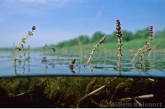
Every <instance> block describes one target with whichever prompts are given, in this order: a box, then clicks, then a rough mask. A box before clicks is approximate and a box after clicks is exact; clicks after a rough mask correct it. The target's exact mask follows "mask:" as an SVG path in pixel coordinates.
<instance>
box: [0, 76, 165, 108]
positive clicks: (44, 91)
mask: <svg viewBox="0 0 165 109" xmlns="http://www.w3.org/2000/svg"><path fill="white" fill-rule="evenodd" d="M163 87H164V80H163V79H162V80H161V81H160V80H159V79H158V80H157V81H155V80H153V79H148V78H124V77H65V76H61V77H27V78H1V79H0V92H1V93H0V97H1V102H0V107H13V106H14V107H33V108H34V107H47V108H48V107H100V106H101V104H100V102H101V101H102V100H106V101H107V102H108V103H109V105H108V107H114V105H110V104H113V103H115V102H116V103H117V102H121V103H132V101H133V102H136V101H137V100H138V102H139V103H142V102H144V103H145V102H150V103H152V102H153V103H154V102H155V100H156V98H157V97H158V98H159V97H160V96H158V95H157V94H158V93H159V94H160V91H162V90H163ZM158 91H159V92H158ZM161 93H164V92H161ZM142 95H143V96H142ZM144 95H145V96H144ZM161 96H162V97H163V94H162V95H161ZM155 97H156V98H155ZM146 98H148V99H146ZM153 98H154V99H153ZM159 102H161V103H162V104H163V103H165V102H164V99H163V98H162V99H160V101H159ZM120 106H121V105H115V107H120Z"/></svg>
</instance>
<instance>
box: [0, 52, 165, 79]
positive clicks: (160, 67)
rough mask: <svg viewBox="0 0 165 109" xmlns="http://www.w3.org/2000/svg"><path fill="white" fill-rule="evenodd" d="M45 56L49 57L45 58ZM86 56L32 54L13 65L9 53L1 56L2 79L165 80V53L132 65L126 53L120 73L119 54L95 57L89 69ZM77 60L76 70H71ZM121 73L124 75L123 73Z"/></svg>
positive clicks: (158, 53)
mask: <svg viewBox="0 0 165 109" xmlns="http://www.w3.org/2000/svg"><path fill="white" fill-rule="evenodd" d="M45 54H46V55H45ZM86 54H87V55H83V56H82V55H81V56H79V53H78V52H76V51H67V52H66V51H63V52H60V53H58V55H55V54H54V53H53V52H48V53H43V52H31V53H28V55H27V56H26V55H22V56H21V55H20V58H19V60H18V61H16V62H14V61H12V57H11V53H10V52H0V70H1V73H0V77H15V76H16V77H17V76H50V75H52V76H53V75H68V76H140V77H165V58H164V54H165V53H164V52H152V53H150V56H146V57H145V62H144V63H141V62H140V60H138V59H137V60H136V61H135V62H134V64H133V63H132V62H131V60H132V53H129V52H125V53H123V57H122V63H121V69H119V68H118V67H117V63H118V59H117V57H116V56H115V55H116V52H106V55H104V54H99V52H97V51H96V55H94V56H93V58H92V60H91V62H90V65H86V61H87V59H88V53H87V52H86ZM73 59H75V60H76V61H75V63H74V65H73V67H70V66H69V63H70V61H71V60H73ZM120 70H121V73H120Z"/></svg>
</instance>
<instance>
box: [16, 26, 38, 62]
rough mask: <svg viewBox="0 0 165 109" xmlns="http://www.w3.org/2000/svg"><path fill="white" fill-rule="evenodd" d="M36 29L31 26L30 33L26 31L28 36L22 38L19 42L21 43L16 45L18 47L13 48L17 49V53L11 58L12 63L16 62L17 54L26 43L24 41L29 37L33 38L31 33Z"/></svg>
mask: <svg viewBox="0 0 165 109" xmlns="http://www.w3.org/2000/svg"><path fill="white" fill-rule="evenodd" d="M35 29H36V26H33V27H32V31H28V35H27V36H26V37H23V38H22V40H21V42H20V43H19V44H18V45H16V46H15V47H16V49H17V52H16V54H15V56H14V58H13V60H14V61H17V60H18V59H17V56H18V53H19V52H20V51H21V49H22V48H21V45H22V46H23V44H25V43H26V40H27V38H28V37H30V36H33V31H34V30H35Z"/></svg>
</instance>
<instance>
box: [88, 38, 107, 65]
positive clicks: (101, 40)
mask: <svg viewBox="0 0 165 109" xmlns="http://www.w3.org/2000/svg"><path fill="white" fill-rule="evenodd" d="M105 39H106V36H104V37H103V38H101V39H100V41H99V42H98V43H97V44H96V45H95V46H94V48H93V49H92V52H91V53H90V57H89V58H88V61H87V63H86V64H87V65H89V63H90V60H91V59H92V57H93V54H94V51H95V50H96V49H97V47H98V46H99V45H100V44H102V43H103V42H104V41H105Z"/></svg>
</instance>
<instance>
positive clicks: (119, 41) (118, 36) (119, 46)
mask: <svg viewBox="0 0 165 109" xmlns="http://www.w3.org/2000/svg"><path fill="white" fill-rule="evenodd" d="M116 33H117V34H116V36H117V38H118V55H117V56H118V57H119V61H118V64H117V65H118V68H119V72H121V63H122V58H121V57H122V45H123V44H122V38H121V36H122V34H121V27H120V21H119V20H116Z"/></svg>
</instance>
